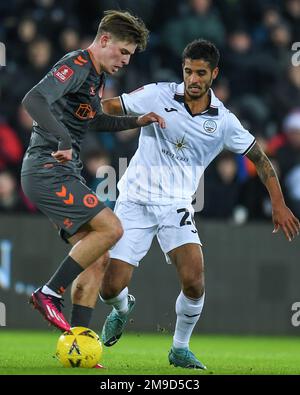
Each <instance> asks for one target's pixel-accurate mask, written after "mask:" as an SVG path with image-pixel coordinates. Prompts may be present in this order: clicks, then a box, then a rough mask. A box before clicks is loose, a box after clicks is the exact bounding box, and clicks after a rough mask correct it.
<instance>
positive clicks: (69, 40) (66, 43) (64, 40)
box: [59, 27, 80, 55]
mask: <svg viewBox="0 0 300 395" xmlns="http://www.w3.org/2000/svg"><path fill="white" fill-rule="evenodd" d="M59 40H60V46H61V49H62V53H63V55H64V54H66V53H68V52H72V51H75V50H77V49H78V48H80V37H79V34H78V30H76V29H74V28H72V27H67V28H65V29H64V30H63V31H62V32H61V34H60V37H59Z"/></svg>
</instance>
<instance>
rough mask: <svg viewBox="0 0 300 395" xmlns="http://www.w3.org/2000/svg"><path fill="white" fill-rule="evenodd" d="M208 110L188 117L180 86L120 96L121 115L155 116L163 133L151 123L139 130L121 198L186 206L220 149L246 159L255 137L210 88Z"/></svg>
mask: <svg viewBox="0 0 300 395" xmlns="http://www.w3.org/2000/svg"><path fill="white" fill-rule="evenodd" d="M210 97H211V102H210V107H209V108H208V110H206V111H204V112H203V113H200V114H196V115H195V114H194V115H192V114H191V112H190V110H189V108H188V107H187V106H186V105H185V103H184V83H181V84H176V83H157V84H149V85H146V86H144V87H142V88H140V89H137V90H136V91H134V92H132V93H130V94H123V95H122V96H120V98H121V102H122V105H123V110H124V113H125V114H131V115H141V114H145V113H148V112H152V111H153V112H155V113H157V114H159V115H160V116H162V117H163V118H164V119H165V121H166V129H161V128H160V127H159V125H158V124H156V123H153V124H151V125H149V126H145V127H143V128H142V130H141V134H140V138H139V146H138V149H137V151H136V153H135V155H134V156H133V158H132V159H131V161H130V164H129V166H128V168H127V170H126V172H125V173H124V175H123V176H122V178H121V180H120V181H119V183H118V189H119V191H120V196H119V199H120V200H129V201H134V202H137V203H141V204H160V205H161V204H164V205H165V204H172V203H174V202H176V201H180V202H188V203H190V202H191V200H192V196H193V194H194V193H195V192H196V190H197V187H198V184H199V180H200V178H201V176H202V174H203V171H204V169H205V168H206V167H207V166H208V165H209V164H210V162H211V161H212V160H213V159H214V158H215V157H216V156H217V155H218V154H219V153H220V152H221V151H222V150H223V149H228V150H230V151H232V152H234V153H238V154H243V155H245V154H246V153H247V152H248V151H249V150H250V149H251V148H252V146H253V145H254V143H255V138H254V137H253V135H252V134H251V133H249V132H248V131H247V130H245V129H244V128H243V126H242V125H241V123H240V122H239V120H238V119H237V117H236V116H235V115H234V114H232V113H231V112H230V111H229V110H228V109H226V108H225V106H224V105H223V103H222V102H221V101H220V100H219V99H218V98H217V97H216V96H215V95H214V93H213V91H212V89H210Z"/></svg>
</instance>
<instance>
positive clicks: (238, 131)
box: [224, 112, 255, 155]
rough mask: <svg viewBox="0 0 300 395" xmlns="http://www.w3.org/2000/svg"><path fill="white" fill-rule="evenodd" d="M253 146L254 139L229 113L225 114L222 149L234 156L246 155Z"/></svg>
mask: <svg viewBox="0 0 300 395" xmlns="http://www.w3.org/2000/svg"><path fill="white" fill-rule="evenodd" d="M254 144H255V137H254V136H253V135H252V134H251V133H250V132H249V131H248V130H246V129H245V128H244V127H243V126H242V124H241V123H240V121H239V120H238V118H237V117H236V116H235V115H234V114H232V113H231V112H230V113H228V114H227V119H226V129H225V134H224V148H226V149H228V150H229V151H231V152H234V153H236V154H242V155H246V154H247V152H248V151H249V150H250V149H251V148H252V147H253V145H254Z"/></svg>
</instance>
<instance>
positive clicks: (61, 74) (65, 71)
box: [54, 65, 74, 82]
mask: <svg viewBox="0 0 300 395" xmlns="http://www.w3.org/2000/svg"><path fill="white" fill-rule="evenodd" d="M73 74H74V71H73V70H72V69H71V68H70V67H69V66H67V65H63V66H60V68H59V69H58V70H56V71H55V72H54V77H55V78H57V79H58V80H59V81H60V82H66V81H67V80H68V79H69V78H71V77H72V75H73Z"/></svg>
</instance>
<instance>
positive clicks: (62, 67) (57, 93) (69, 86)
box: [33, 58, 88, 105]
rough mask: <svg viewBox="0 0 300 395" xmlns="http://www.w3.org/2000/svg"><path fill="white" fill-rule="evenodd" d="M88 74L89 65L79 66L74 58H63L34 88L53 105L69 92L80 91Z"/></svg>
mask: <svg viewBox="0 0 300 395" xmlns="http://www.w3.org/2000/svg"><path fill="white" fill-rule="evenodd" d="M87 74H88V69H87V67H81V66H77V65H76V64H75V63H74V62H73V58H69V59H67V60H65V61H64V60H63V59H62V60H60V61H59V62H58V63H57V64H56V65H55V66H54V67H53V68H52V69H51V70H50V71H49V72H48V74H47V75H46V76H45V77H44V78H43V79H42V80H41V81H40V82H39V83H38V84H37V85H35V86H34V87H33V89H34V90H36V91H38V92H39V93H41V94H42V95H43V96H44V97H45V98H46V100H47V102H48V104H49V105H51V104H52V103H54V102H55V101H57V100H59V99H60V98H61V97H63V96H64V95H66V94H67V93H69V92H71V93H72V92H76V91H78V89H79V88H80V86H81V85H82V84H83V82H84V81H85V79H86V77H87Z"/></svg>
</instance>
